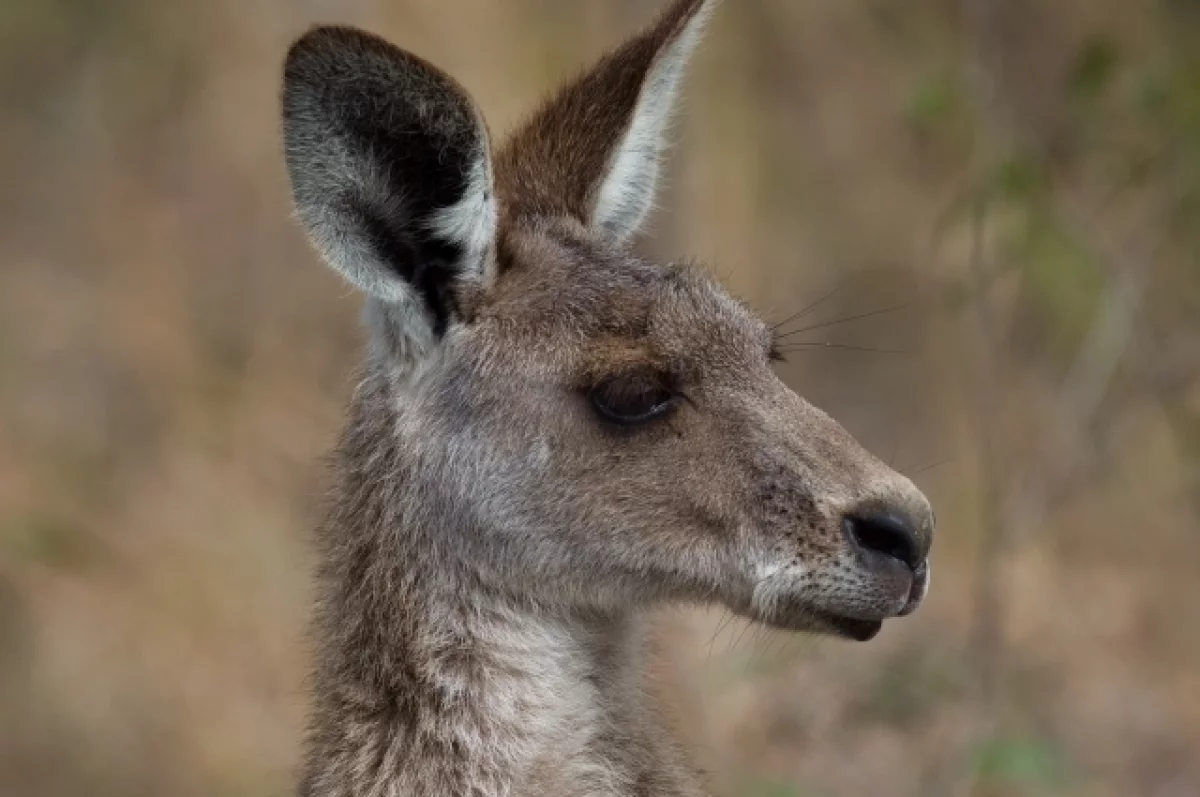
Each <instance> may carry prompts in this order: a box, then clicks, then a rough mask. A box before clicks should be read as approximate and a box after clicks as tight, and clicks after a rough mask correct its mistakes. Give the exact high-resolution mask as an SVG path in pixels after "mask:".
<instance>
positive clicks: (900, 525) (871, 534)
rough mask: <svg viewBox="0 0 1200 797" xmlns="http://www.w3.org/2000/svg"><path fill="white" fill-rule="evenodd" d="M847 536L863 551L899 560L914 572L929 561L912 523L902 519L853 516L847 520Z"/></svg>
mask: <svg viewBox="0 0 1200 797" xmlns="http://www.w3.org/2000/svg"><path fill="white" fill-rule="evenodd" d="M846 533H847V534H848V535H849V536H850V539H851V540H853V541H854V542H855V543H856V544H857V545H858V546H859V547H860V548H862V549H863V550H866V551H874V552H876V553H881V554H883V555H884V556H888V557H891V558H892V559H898V560H900V561H901V562H903V563H904V564H906V565H908V566H909V567H910V568H912V569H913V570H916V569H917V565H919V564H921V562H922V561H923V560H924V559H925V553H926V552H925V550H924V548H923V546H922V545H921V541H920V539H919V538H918V537H917V531H916V529H915V528H914V527H913V524H912V522H911V521H909V520H907V519H906V518H904V517H901V516H899V515H893V514H869V515H851V516H849V517H847V518H846Z"/></svg>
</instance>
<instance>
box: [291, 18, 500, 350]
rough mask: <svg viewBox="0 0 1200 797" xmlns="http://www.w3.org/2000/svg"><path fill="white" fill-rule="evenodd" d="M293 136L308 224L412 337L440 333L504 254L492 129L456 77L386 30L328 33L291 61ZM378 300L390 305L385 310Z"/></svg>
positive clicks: (335, 260) (295, 50) (304, 41)
mask: <svg viewBox="0 0 1200 797" xmlns="http://www.w3.org/2000/svg"><path fill="white" fill-rule="evenodd" d="M283 135H284V145H285V149H286V157H287V166H288V172H289V174H290V177H291V182H292V193H293V196H294V199H295V203H296V209H297V212H298V215H299V217H300V220H301V222H302V223H303V224H304V227H305V228H306V230H307V232H308V234H309V237H310V238H311V239H312V241H313V243H314V244H315V245H316V247H317V249H319V250H320V252H321V254H322V256H323V257H324V258H325V260H326V261H327V262H328V263H329V265H331V266H332V267H333V268H335V269H337V271H339V272H340V273H341V274H342V276H343V277H345V278H346V279H347V280H349V281H350V282H351V283H353V284H354V285H356V286H358V287H359V288H361V289H362V290H363V291H365V292H366V293H367V294H368V295H370V296H372V297H374V298H375V299H378V300H381V302H382V303H383V304H384V305H385V307H384V309H385V310H386V312H385V313H383V314H382V315H381V317H386V318H387V319H389V323H394V324H400V325H401V326H403V327H406V328H405V329H399V330H397V329H392V330H389V332H390V334H392V335H395V334H397V333H399V334H401V335H402V336H403V337H404V338H409V339H417V340H423V341H430V340H432V339H434V338H436V337H437V336H438V335H439V334H440V332H441V331H442V330H443V329H444V327H445V326H446V324H447V323H448V322H449V321H450V320H451V319H452V318H453V317H454V314H455V296H456V291H455V290H454V289H455V286H456V284H457V283H459V282H460V281H462V280H472V279H474V280H485V279H487V278H488V277H489V276H490V271H491V269H492V265H491V264H492V263H493V262H494V251H493V248H494V247H493V241H494V239H495V233H496V202H495V192H494V191H493V187H492V166H491V153H490V147H489V142H488V134H487V128H486V126H485V125H484V123H483V119H482V117H481V116H480V114H479V112H478V110H477V109H476V107H475V104H474V103H473V102H472V100H471V98H470V97H469V96H468V95H467V93H466V92H465V91H464V90H463V89H462V88H461V87H460V86H459V85H458V84H457V83H456V82H455V81H454V80H453V79H452V78H450V77H449V76H448V75H446V74H445V73H443V72H441V71H440V70H438V69H437V68H435V67H433V66H431V65H430V64H428V63H426V62H425V61H423V60H421V59H420V58H417V57H416V56H414V55H412V54H410V53H407V52H405V51H403V50H401V49H399V48H397V47H394V46H392V45H391V44H388V43H387V42H386V41H384V40H383V39H380V38H378V37H376V36H372V35H370V34H368V33H364V32H362V31H358V30H354V29H349V28H336V27H325V28H317V29H314V30H312V31H310V32H309V33H307V34H306V35H304V36H303V37H302V38H301V39H300V40H299V41H297V42H296V43H295V44H294V45H292V48H291V50H290V51H289V52H288V56H287V62H286V64H285V67H284V85H283ZM376 309H378V308H376Z"/></svg>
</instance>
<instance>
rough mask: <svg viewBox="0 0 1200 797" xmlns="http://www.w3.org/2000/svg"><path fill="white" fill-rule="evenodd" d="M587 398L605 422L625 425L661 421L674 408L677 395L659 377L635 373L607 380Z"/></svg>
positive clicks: (676, 403)
mask: <svg viewBox="0 0 1200 797" xmlns="http://www.w3.org/2000/svg"><path fill="white" fill-rule="evenodd" d="M588 398H590V399H591V401H592V405H593V406H594V407H595V408H596V411H597V412H599V413H600V415H601V416H602V417H604V418H606V419H607V420H610V421H613V422H614V423H619V424H622V425H624V426H632V425H634V424H639V423H646V422H647V421H652V420H654V419H656V418H661V417H664V416H665V415H667V414H668V413H670V412H671V411H672V410H673V409H675V407H676V405H678V403H679V399H680V396H679V394H678V393H676V392H675V391H673V390H672V389H671V388H670V387H669V386H668V385H667V384H666V382H665V381H664V380H663V378H662V377H661V376H659V375H658V374H652V373H635V374H625V375H623V376H615V377H612V378H610V379H606V380H605V381H603V382H601V383H600V384H598V385H596V386H595V387H593V388H592V389H591V390H590V391H589V393H588Z"/></svg>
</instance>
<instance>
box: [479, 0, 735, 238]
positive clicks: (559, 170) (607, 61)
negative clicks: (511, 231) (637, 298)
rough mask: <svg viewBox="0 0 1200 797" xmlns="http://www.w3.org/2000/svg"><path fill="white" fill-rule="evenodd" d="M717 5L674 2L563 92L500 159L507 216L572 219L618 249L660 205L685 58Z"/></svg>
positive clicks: (698, 0)
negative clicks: (665, 156) (659, 190)
mask: <svg viewBox="0 0 1200 797" xmlns="http://www.w3.org/2000/svg"><path fill="white" fill-rule="evenodd" d="M716 5H717V0H677V2H676V3H675V4H674V5H672V6H671V7H670V8H669V9H668V10H667V11H666V13H665V14H663V16H662V17H661V18H660V19H659V21H658V22H657V23H656V24H654V25H652V26H651V27H650V28H649V29H648V30H646V31H645V32H643V33H642V34H641V35H639V36H637V37H636V38H634V39H632V40H630V41H629V42H627V43H626V44H625V45H624V46H623V47H621V48H620V49H618V50H616V51H615V52H613V53H612V54H610V55H609V56H607V57H606V58H604V59H603V60H602V61H601V62H600V63H599V64H597V65H596V67H595V68H594V69H592V70H591V71H589V72H587V73H585V74H584V75H583V76H582V77H580V78H579V79H577V80H576V81H575V82H573V83H571V84H570V85H568V86H567V87H566V88H564V89H563V90H562V91H561V92H559V94H558V95H557V96H555V97H554V98H553V99H552V100H551V101H550V102H549V103H547V104H546V105H545V106H543V107H542V109H541V110H540V111H539V112H538V113H537V114H535V115H534V117H533V118H532V119H531V120H530V121H529V122H528V123H527V124H526V125H525V126H524V127H523V128H521V129H520V130H519V131H518V132H517V133H516V135H515V136H514V137H513V138H512V140H511V141H509V143H508V145H507V146H506V147H505V148H504V149H503V150H502V151H501V153H500V155H499V156H498V158H497V181H498V184H499V187H500V190H501V192H502V194H503V196H504V200H505V206H506V208H507V209H510V210H511V211H513V212H515V213H518V214H522V213H523V214H527V215H567V216H573V217H575V218H577V219H579V220H580V221H582V222H583V223H584V224H586V225H588V226H589V227H591V228H592V229H594V230H596V231H597V232H599V233H600V234H602V235H604V236H605V237H607V238H609V239H611V240H613V241H615V242H625V241H627V240H628V239H629V238H630V237H632V236H633V234H634V233H635V232H637V230H638V229H639V227H641V224H642V222H643V220H644V219H645V217H646V214H647V213H648V212H649V210H650V209H651V207H653V205H654V196H655V192H656V190H657V187H658V182H659V170H660V161H661V158H662V154H663V151H664V149H665V148H666V143H667V142H666V132H667V127H668V125H669V123H670V120H671V113H672V111H673V110H674V107H675V101H676V97H677V95H678V93H679V87H680V84H681V82H682V78H683V74H684V71H685V68H686V66H687V62H688V59H689V58H690V56H691V54H692V52H693V51H694V50H695V48H696V44H697V43H698V42H699V40H700V34H701V31H702V30H703V27H704V23H705V21H706V20H707V18H708V17H709V16H710V15H711V13H712V10H713V8H714V7H715V6H716Z"/></svg>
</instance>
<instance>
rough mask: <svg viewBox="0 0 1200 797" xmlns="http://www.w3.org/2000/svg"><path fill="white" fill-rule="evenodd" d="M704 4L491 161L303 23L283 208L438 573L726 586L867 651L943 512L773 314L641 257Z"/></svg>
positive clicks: (619, 600)
mask: <svg viewBox="0 0 1200 797" xmlns="http://www.w3.org/2000/svg"><path fill="white" fill-rule="evenodd" d="M714 5H715V3H714V2H711V1H710V2H705V0H679V2H675V3H674V4H673V5H672V6H671V7H670V8H669V9H668V11H667V12H666V13H665V14H664V15H663V16H662V17H661V18H660V20H659V21H658V22H657V23H656V24H655V25H653V26H652V27H650V28H649V29H648V30H647V31H645V32H644V33H642V34H641V35H639V36H637V37H636V38H634V39H632V40H631V41H629V42H628V43H626V44H625V45H624V46H622V47H621V48H620V49H618V50H616V51H614V52H613V53H611V54H610V55H608V56H607V57H606V58H604V59H603V60H601V61H600V63H599V64H598V65H597V66H595V67H594V68H593V69H592V70H590V71H588V72H587V73H585V74H583V75H582V76H581V77H579V78H578V79H577V80H575V81H574V82H573V83H571V84H570V85H569V86H567V87H566V88H565V89H564V90H562V91H561V92H560V93H559V94H558V95H557V96H556V97H554V98H553V99H552V100H551V101H550V102H549V103H548V104H546V105H545V106H544V107H542V108H541V109H540V110H539V111H538V112H537V113H536V114H534V115H533V116H532V117H531V118H530V119H529V120H528V121H527V122H526V123H525V124H524V125H523V126H522V127H521V128H520V129H519V130H518V131H517V132H516V133H515V134H514V135H513V136H512V137H511V138H510V139H509V140H508V141H507V143H505V144H504V145H503V146H500V147H497V148H494V147H493V145H492V143H491V139H490V136H489V133H488V129H487V127H486V126H485V124H484V121H483V118H482V116H481V115H480V113H479V110H478V109H477V107H476V106H475V104H474V103H473V102H472V100H471V99H470V98H469V96H468V95H467V93H466V92H465V91H464V90H463V88H462V87H461V86H459V85H458V84H457V83H456V82H455V81H454V80H453V79H451V78H450V77H449V76H447V75H446V74H444V73H443V72H441V71H439V70H438V69H436V68H435V67H433V66H431V65H430V64H428V63H426V62H425V61H423V60H421V59H419V58H418V57H416V56H414V55H412V54H410V53H408V52H405V51H403V50H400V49H398V48H396V47H394V46H392V45H390V44H388V43H387V42H385V41H383V40H381V39H379V38H376V37H375V36H372V35H369V34H367V33H363V32H360V31H357V30H352V29H347V28H329V27H326V28H318V29H314V30H312V31H311V32H309V33H308V34H306V35H305V36H304V37H303V38H301V39H300V40H299V41H298V42H297V43H296V44H295V45H294V46H293V47H292V49H291V51H290V53H289V55H288V59H287V64H286V74H285V87H284V98H283V103H284V132H285V138H286V152H287V164H288V168H289V171H290V175H291V179H292V185H293V190H294V196H295V201H296V205H297V209H298V213H299V217H300V219H301V221H302V222H303V224H304V226H305V227H306V229H307V231H308V233H309V235H310V237H311V238H312V240H313V242H314V243H315V245H316V247H317V248H318V249H319V250H320V252H321V254H322V255H323V257H324V259H325V260H326V261H327V262H328V263H329V265H331V266H332V267H333V268H335V269H336V270H337V271H338V272H340V273H341V275H342V276H343V277H345V278H346V279H347V280H348V281H349V282H351V283H353V284H354V285H355V286H357V287H358V288H360V289H361V290H362V291H363V292H364V293H365V294H366V295H367V300H368V306H367V312H368V319H369V326H370V329H371V341H372V355H371V360H370V362H371V363H372V366H371V368H372V372H373V373H374V374H375V376H376V379H377V382H378V384H380V385H383V387H382V388H379V390H378V391H377V395H376V398H375V399H374V402H375V403H374V404H373V405H372V406H371V407H370V408H368V409H366V410H363V409H362V408H360V413H361V412H363V411H366V412H370V413H373V414H375V415H381V416H384V417H386V421H385V422H380V423H377V424H375V425H374V426H373V427H372V428H373V429H374V430H376V431H375V432H373V433H374V434H379V435H391V436H394V438H396V445H397V448H398V449H399V450H401V451H403V452H404V466H403V468H397V467H389V466H387V465H380V466H379V467H378V473H375V474H372V476H371V478H372V479H374V480H375V481H376V482H377V484H376V485H375V487H374V488H373V489H379V490H383V491H388V492H389V494H390V495H392V496H394V498H392V499H390V500H394V501H396V502H400V503H403V504H404V507H405V509H404V510H403V511H402V512H401V511H399V510H398V516H404V517H406V518H408V520H409V521H410V522H412V523H414V524H418V525H420V524H422V523H423V524H425V525H430V524H432V525H435V526H436V527H437V528H438V529H439V532H438V535H437V536H436V537H435V538H434V539H432V540H431V542H430V545H431V546H433V547H435V548H436V549H437V550H439V551H440V552H441V554H442V555H441V556H440V558H438V559H437V561H438V562H439V565H438V566H440V567H454V568H457V569H459V571H460V572H461V573H465V574H469V578H470V579H471V583H472V584H476V585H481V586H487V587H489V588H493V589H495V590H498V591H501V592H504V593H507V594H509V595H511V596H512V597H514V598H515V599H518V600H522V601H526V602H528V603H530V604H533V605H538V606H546V607H554V608H555V609H556V610H567V611H582V612H592V611H614V610H617V609H622V608H629V607H631V606H639V605H644V604H646V603H649V602H654V601H661V600H701V601H716V602H720V603H723V604H724V605H726V606H728V607H729V608H731V609H733V610H734V611H736V612H739V613H741V614H744V615H746V616H749V617H752V618H754V619H757V620H760V621H763V622H765V623H768V624H772V625H775V626H778V627H782V628H789V629H797V630H815V631H824V632H830V633H836V634H840V635H843V636H848V637H852V638H857V639H866V638H869V637H871V636H873V635H874V634H875V633H876V632H877V631H878V629H879V627H880V623H881V621H882V620H884V619H886V618H889V617H893V616H897V615H901V614H905V613H908V612H909V611H912V610H913V609H914V608H915V607H916V606H917V604H918V603H919V602H920V600H921V598H922V597H923V595H924V593H925V590H926V587H927V584H928V573H929V570H928V565H927V564H926V557H927V555H928V552H929V546H930V541H931V536H932V531H933V515H932V512H931V510H930V507H929V504H928V502H927V501H926V499H925V498H924V496H922V494H921V493H920V492H919V491H918V490H917V489H916V488H915V487H914V486H913V485H912V484H911V483H910V482H909V481H908V479H906V478H904V477H903V476H901V475H899V474H897V473H895V472H894V471H892V470H891V469H890V468H888V467H887V466H886V465H884V464H883V463H882V462H880V461H879V460H878V459H876V458H875V457H873V456H871V455H870V454H868V453H867V452H866V451H865V450H863V448H861V447H860V446H859V445H858V444H857V443H856V442H855V441H854V439H853V438H852V437H851V436H850V435H849V434H848V433H847V432H846V431H844V430H843V429H842V427H841V426H839V425H838V424H837V423H836V422H835V421H833V420H832V419H831V418H830V417H829V416H828V415H826V414H825V413H823V412H821V411H820V410H818V409H817V408H815V407H813V406H812V405H810V404H808V403H806V402H805V401H804V400H803V399H802V398H800V397H799V396H798V395H796V394H795V393H793V392H792V391H791V390H790V389H788V388H787V387H786V386H785V385H784V384H783V383H782V382H781V381H780V380H779V378H778V377H777V376H776V375H775V374H774V373H773V371H772V362H771V361H772V331H771V329H770V328H769V327H768V326H767V325H766V324H765V323H764V322H763V321H762V320H760V319H759V318H757V317H756V316H755V315H754V314H753V313H752V312H751V311H750V310H748V309H747V308H746V307H745V306H743V305H742V304H740V303H739V302H738V301H736V300H734V299H732V298H731V297H730V296H729V295H728V294H727V293H726V292H725V291H724V290H723V289H722V288H721V287H720V286H719V285H718V284H716V282H714V281H713V279H711V278H710V277H709V276H708V275H706V274H705V273H703V272H702V271H700V270H698V269H696V268H692V267H688V266H682V265H675V264H659V263H651V262H646V261H645V260H643V259H639V258H638V257H635V256H634V255H632V254H631V253H630V251H629V249H628V243H629V241H630V239H631V237H632V236H633V235H634V234H635V233H636V232H637V230H638V228H639V226H640V224H641V223H642V220H643V218H644V217H645V215H646V213H647V211H648V210H649V209H650V207H651V205H652V203H653V200H654V192H655V187H656V183H657V178H658V173H659V168H660V155H661V154H662V151H663V149H664V138H665V136H664V134H665V131H666V128H667V125H668V122H669V118H670V115H671V108H672V104H673V102H674V100H675V96H676V93H677V89H678V88H679V84H680V82H681V77H682V74H683V72H684V68H685V64H686V62H687V60H688V57H689V55H690V54H691V52H692V50H693V49H694V47H695V45H696V43H697V40H698V39H699V36H700V31H701V28H702V25H703V23H704V20H705V18H706V17H707V16H708V15H709V13H710V11H711V9H712V7H713V6H714ZM401 481H402V482H403V484H400V483H399V482H401Z"/></svg>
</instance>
